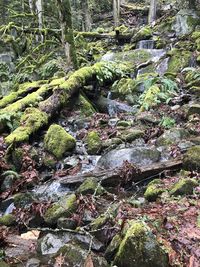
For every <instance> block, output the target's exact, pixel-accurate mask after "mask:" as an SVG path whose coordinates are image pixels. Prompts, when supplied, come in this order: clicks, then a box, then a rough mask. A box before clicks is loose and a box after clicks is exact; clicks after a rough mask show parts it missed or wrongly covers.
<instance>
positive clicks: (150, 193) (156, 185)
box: [144, 179, 164, 201]
mask: <svg viewBox="0 0 200 267" xmlns="http://www.w3.org/2000/svg"><path fill="white" fill-rule="evenodd" d="M163 192H164V188H163V183H162V180H161V179H155V180H153V181H152V182H150V183H149V184H148V186H147V189H146V191H145V193H144V197H145V198H146V199H147V200H148V201H155V200H156V199H157V198H158V197H159V196H160V195H161V194H162V193H163Z"/></svg>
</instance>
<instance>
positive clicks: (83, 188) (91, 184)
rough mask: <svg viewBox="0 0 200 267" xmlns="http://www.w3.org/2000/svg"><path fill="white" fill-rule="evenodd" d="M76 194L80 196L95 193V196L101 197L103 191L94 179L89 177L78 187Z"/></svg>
mask: <svg viewBox="0 0 200 267" xmlns="http://www.w3.org/2000/svg"><path fill="white" fill-rule="evenodd" d="M76 192H77V193H78V194H82V195H87V194H94V193H96V195H102V194H103V193H104V192H105V190H104V188H103V187H102V186H101V185H100V184H99V183H98V181H97V180H96V179H95V178H93V177H89V178H87V179H86V180H85V181H84V182H83V183H82V184H81V185H80V186H79V188H78V189H77V191H76Z"/></svg>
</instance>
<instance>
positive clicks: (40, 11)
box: [35, 0, 43, 42]
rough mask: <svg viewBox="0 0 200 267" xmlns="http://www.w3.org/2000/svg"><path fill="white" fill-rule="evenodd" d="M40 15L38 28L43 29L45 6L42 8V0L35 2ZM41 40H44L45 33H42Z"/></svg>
mask: <svg viewBox="0 0 200 267" xmlns="http://www.w3.org/2000/svg"><path fill="white" fill-rule="evenodd" d="M35 6H36V9H37V15H38V28H39V29H40V30H41V29H42V28H43V14H42V13H43V8H42V0H37V1H36V3H35ZM40 36H41V41H42V42H43V35H42V34H41V35H40Z"/></svg>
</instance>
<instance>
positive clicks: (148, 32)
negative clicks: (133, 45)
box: [131, 26, 153, 42]
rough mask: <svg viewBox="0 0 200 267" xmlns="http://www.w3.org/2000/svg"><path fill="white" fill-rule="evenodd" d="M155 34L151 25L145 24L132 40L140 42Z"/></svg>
mask: <svg viewBox="0 0 200 267" xmlns="http://www.w3.org/2000/svg"><path fill="white" fill-rule="evenodd" d="M152 34H153V30H152V29H151V27H149V26H145V27H143V28H142V29H140V30H139V31H138V32H137V33H136V34H135V35H134V36H133V38H132V40H131V41H132V42H138V41H140V40H145V39H150V38H151V36H152Z"/></svg>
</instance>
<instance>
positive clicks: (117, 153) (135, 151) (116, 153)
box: [97, 147, 160, 169]
mask: <svg viewBox="0 0 200 267" xmlns="http://www.w3.org/2000/svg"><path fill="white" fill-rule="evenodd" d="M159 159H160V152H159V151H158V150H157V149H154V148H146V147H133V148H123V149H119V150H118V149H115V150H111V151H110V152H108V153H107V154H105V155H103V156H102V157H101V158H100V159H99V161H98V163H97V167H99V168H105V169H113V168H117V167H120V166H122V164H123V162H124V161H126V160H127V161H129V162H130V163H132V164H138V165H139V166H144V165H150V164H152V163H155V162H158V161H159Z"/></svg>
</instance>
